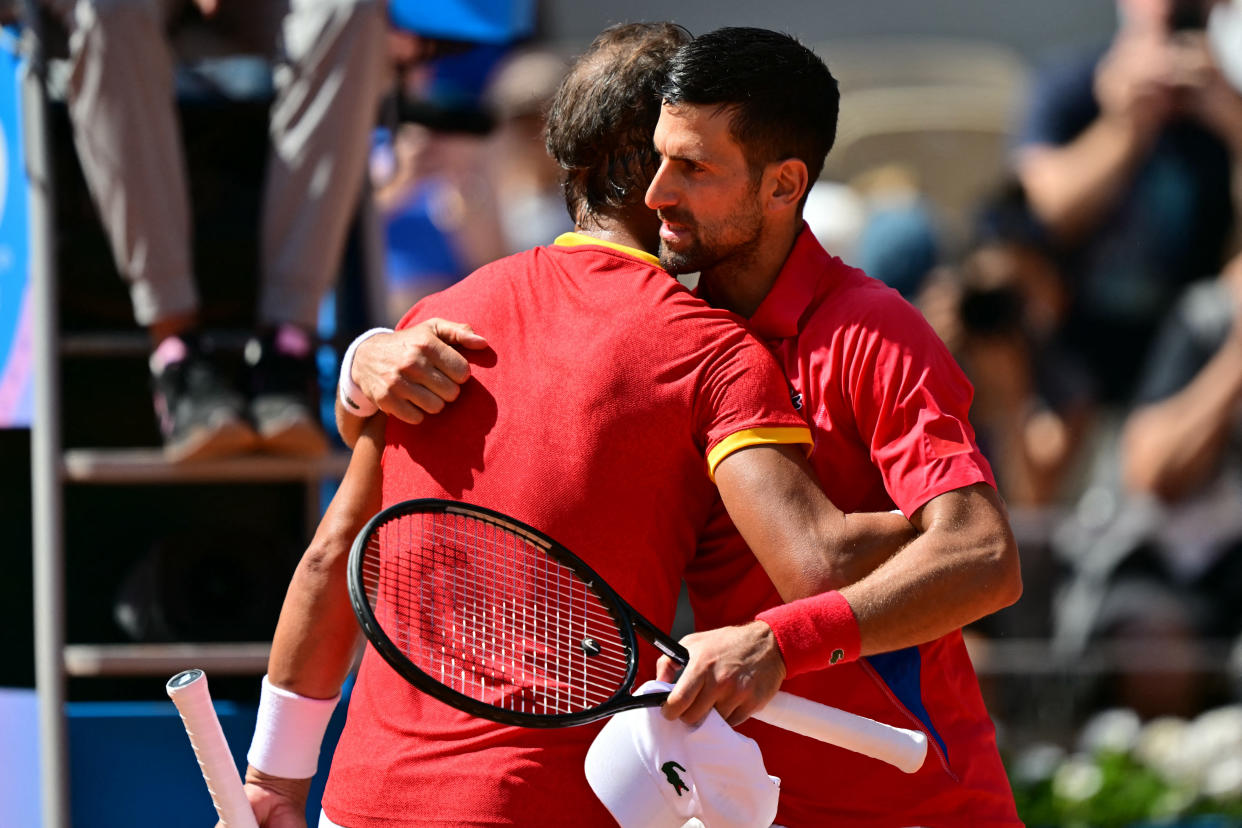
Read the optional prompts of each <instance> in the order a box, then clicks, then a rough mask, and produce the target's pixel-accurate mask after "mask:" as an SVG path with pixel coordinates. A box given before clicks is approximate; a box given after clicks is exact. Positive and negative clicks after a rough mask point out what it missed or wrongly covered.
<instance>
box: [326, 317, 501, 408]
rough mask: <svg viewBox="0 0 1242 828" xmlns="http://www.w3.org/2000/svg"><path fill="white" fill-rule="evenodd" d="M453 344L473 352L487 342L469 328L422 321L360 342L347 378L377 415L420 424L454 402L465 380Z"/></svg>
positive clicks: (466, 373)
mask: <svg viewBox="0 0 1242 828" xmlns="http://www.w3.org/2000/svg"><path fill="white" fill-rule="evenodd" d="M453 346H458V347H462V348H468V349H470V350H475V351H477V350H481V349H483V348H486V347H487V340H486V339H484V338H483V337H481V336H479V335H478V334H476V333H475V332H474V330H473V329H472V328H471V327H470V326H469V325H466V324H463V323H459V322H448V321H446V320H444V319H428V320H426V321H425V322H420V323H419V324H417V325H414V326H413V327H410V328H406V329H404V330H400V331H396V332H394V333H390V334H376V335H375V336H373V337H371V338H369V339H367V340H366V341H365V342H363V343H362V344H360V345H359V346H358V348H357V350H355V351H354V362H353V366H352V368H351V371H350V375H351V376H352V377H353V380H354V382H356V383H357V384H358V387H359V388H361V389H362V392H363V393H364V394H366V395H367V396H368V397H369V398H370V399H371V400H372V401H373V402H374V403H375V404H376V405H378V406H379V408H380V410H381V411H383V412H384V413H386V414H389V415H391V416H393V417H396V418H397V419H399V420H404V421H406V422H407V423H414V424H417V423H421V422H422V421H423V417H425V416H426V415H427V414H435V413H437V412H439V411H442V410H443V409H444V404H445V403H448V402H452V401H453V400H455V399H457V395H458V394H459V393H461V387H460V386H461V384H462V383H464V382H465V381H466V380H468V379H469V378H470V363H469V362H467V361H466V358H465V357H464V356H462V355H461V354H460V353H459V352H458V351H457V350H455V348H454V347H453Z"/></svg>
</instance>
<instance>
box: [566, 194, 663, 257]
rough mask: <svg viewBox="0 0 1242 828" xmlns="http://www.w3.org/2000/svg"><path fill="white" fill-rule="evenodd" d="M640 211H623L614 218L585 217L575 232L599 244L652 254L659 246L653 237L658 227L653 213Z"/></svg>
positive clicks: (642, 208) (613, 215)
mask: <svg viewBox="0 0 1242 828" xmlns="http://www.w3.org/2000/svg"><path fill="white" fill-rule="evenodd" d="M640 207H641V209H639V210H628V211H627V210H625V209H624V208H622V209H620V210H618V211H617V212H616V213H615V214H603V215H601V214H593V215H590V216H587V217H585V218H583V219H582V220H581V221H579V222H578V224H577V225H576V226H575V227H574V230H575V231H577V232H579V233H582V234H583V235H587V236H591V237H592V238H596V239H599V240H600V241H606V242H611V243H612V244H620V245H623V246H625V247H632V248H634V249H635V250H643V251H646V252H647V253H654V252H655V250H656V247H657V246H658V245H659V237H658V236H657V235H656V234H657V231H658V229H659V226H660V223H659V220H658V219H657V218H656V217H655V213H654V212H652V211H651V210H648V209H647V208H646V207H642V206H641V205H640Z"/></svg>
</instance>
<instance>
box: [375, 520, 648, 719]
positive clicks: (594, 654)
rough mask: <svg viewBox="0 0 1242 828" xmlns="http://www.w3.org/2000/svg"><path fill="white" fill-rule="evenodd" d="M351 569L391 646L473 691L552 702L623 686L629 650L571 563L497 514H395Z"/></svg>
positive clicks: (592, 699) (540, 708)
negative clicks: (359, 566) (358, 573)
mask: <svg viewBox="0 0 1242 828" xmlns="http://www.w3.org/2000/svg"><path fill="white" fill-rule="evenodd" d="M363 576H364V582H365V583H366V584H367V586H368V589H367V592H368V594H369V595H370V596H371V597H372V607H373V608H374V610H375V613H376V617H377V620H378V621H379V623H380V626H381V627H383V628H384V630H385V632H386V633H387V634H388V636H389V638H390V639H391V640H392V641H393V642H394V644H395V645H396V646H397V647H398V648H399V649H400V650H401V651H402V653H403V654H405V655H406V657H407V658H409V659H410V661H412V662H413V663H414V664H415V665H416V666H417V667H418V668H419V669H420V670H422V671H423V672H425V673H427V674H428V675H429V676H431V677H432V678H434V679H436V680H438V681H440V682H441V683H443V684H445V685H447V686H449V687H451V688H452V689H454V690H456V691H458V692H460V693H462V694H464V695H466V696H469V697H470V698H473V699H475V700H477V701H480V702H483V703H485V704H489V705H492V706H495V707H500V708H503V709H507V710H515V711H519V712H529V713H539V714H549V713H551V714H560V713H571V712H577V711H580V710H585V709H589V708H593V707H597V706H599V705H600V704H603V703H604V702H606V701H608V700H609V699H611V698H612V697H614V696H615V695H617V694H618V693H619V692H621V691H622V690H624V689H628V688H625V687H624V686H623V685H624V682H625V680H626V678H627V675H628V670H629V664H630V654H629V653H628V651H627V649H626V644H625V639H624V638H623V637H622V635H621V633H620V630H619V628H618V622H617V620H616V619H615V618H614V617H613V615H612V613H611V612H609V610H608V607H607V605H605V604H604V603H603V601H602V599H601V598H600V597H599V596H598V595H597V594H596V593H595V592H594V591H593V590H592V589H591V588H590V586H589V585H588V584H587V583H586V582H585V581H584V580H583V579H582V578H581V577H580V576H579V575H578V574H577V573H576V572H575V571H574V570H573V569H571V568H570V567H568V566H565V565H564V564H563V563H561V562H560V561H558V560H556V559H555V558H554V557H552V556H551V555H550V554H548V552H547V551H546V550H545V549H544V548H543V547H541V546H539V545H538V544H535V543H533V542H531V541H530V540H529V539H527V538H526V537H525V536H523V535H520V534H518V533H517V532H514V531H512V530H511V529H509V528H507V527H504V526H503V525H496V524H494V523H491V522H489V521H486V520H482V519H479V518H477V517H473V516H469V515H460V514H442V513H427V514H420V513H415V514H407V515H401V516H399V517H397V518H394V519H393V520H391V521H389V522H388V523H386V524H384V525H382V526H380V527H379V528H378V529H377V530H376V532H374V533H373V536H372V540H371V543H370V544H369V547H368V550H367V559H366V560H365V561H364V564H363Z"/></svg>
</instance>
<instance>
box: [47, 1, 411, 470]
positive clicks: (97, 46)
mask: <svg viewBox="0 0 1242 828" xmlns="http://www.w3.org/2000/svg"><path fill="white" fill-rule="evenodd" d="M44 2H45V4H46V5H48V6H49V7H50V8H52V9H53V10H54V11H55V12H57V13H58V14H59V16H60V18H61V20H62V21H63V22H64V25H65V26H66V27H67V29H68V31H69V33H70V59H71V66H70V72H71V73H70V75H69V115H70V118H71V120H72V122H73V127H74V139H75V142H76V144H77V150H78V155H79V158H80V159H81V163H82V169H83V172H84V174H85V177H86V181H87V184H88V186H89V188H90V190H91V193H92V195H93V197H94V199H95V201H96V204H97V205H98V208H99V212H100V215H101V218H102V221H103V224H104V228H105V230H106V232H107V235H108V238H109V241H110V244H111V247H112V251H113V255H114V257H115V259H116V263H117V268H118V270H119V271H120V272H121V274H122V275H123V276H124V277H125V278H126V280H128V282H129V285H130V295H131V299H132V302H133V307H134V315H135V318H136V320H137V321H138V323H139V324H141V325H143V326H145V327H146V328H147V329H148V331H149V333H150V336H151V343H152V347H153V353H152V355H151V360H150V365H151V374H152V383H153V387H154V395H155V408H156V412H157V414H158V419H159V424H160V428H161V431H162V433H163V437H164V443H165V452H166V455H167V456H168V458H169V459H170V460H172V461H189V460H197V459H203V458H207V457H214V456H219V455H223V454H229V453H234V452H238V451H243V450H247V449H250V448H252V447H254V446H256V445H259V446H261V447H262V448H264V449H267V450H270V451H276V452H282V453H290V454H299V455H317V454H320V453H322V452H323V451H324V450H326V448H327V443H326V440H325V437H324V434H323V432H322V429H321V428H320V426H319V423H318V419H317V417H316V414H315V411H316V406H315V405H314V403H313V396H314V394H315V387H316V374H315V368H314V362H313V358H312V355H313V349H312V347H311V346H312V331H313V330H314V328H315V323H316V319H317V315H318V312H319V304H320V299H321V298H322V296H323V294H324V293H325V292H326V291H327V289H328V288H329V286H330V285H331V283H332V281H333V280H334V278H335V277H336V274H337V269H338V266H339V262H340V259H341V253H342V249H343V246H344V243H345V236H346V232H347V230H348V226H349V223H350V221H351V219H352V217H353V215H354V212H355V209H356V206H357V203H358V198H359V195H360V193H361V187H362V184H363V182H364V171H365V165H366V157H367V149H368V135H369V134H370V129H371V126H372V124H373V123H374V119H375V113H376V106H377V103H378V100H379V93H380V89H381V86H382V84H383V83H384V80H385V75H386V71H387V67H386V65H385V52H384V48H383V47H384V32H385V4H384V3H381V2H379V0H325V1H324V2H316V3H304V2H297V0H263V2H251V3H230V2H220V0H195V2H194V3H193V4H191V3H190V2H188V0H184V1H183V0H162V2H161V1H159V0H78V2H71V0H44ZM194 5H197V7H198V14H195V12H194V9H193V6H194ZM187 14H188V17H189V19H190V20H191V21H194V20H195V18H197V19H198V20H197V21H196V22H205V23H206V24H207V25H208V27H209V28H210V30H211V33H212V35H213V36H215V37H218V38H221V39H223V40H224V41H226V42H227V43H228V44H229V46H230V48H233V49H235V50H236V51H238V52H244V53H260V54H265V55H270V56H272V57H274V58H275V60H276V72H275V81H276V88H277V93H276V100H275V102H274V103H273V105H272V111H271V129H270V134H271V141H272V146H271V153H270V157H269V159H268V164H267V180H266V182H265V189H264V201H263V226H262V228H261V231H260V232H261V240H262V243H261V258H262V261H261V264H260V269H261V291H260V298H259V308H258V312H257V320H256V321H257V324H258V325H259V326H260V330H259V331H258V332H257V333H256V336H255V338H254V339H253V340H252V341H251V342H250V343H249V344H248V345H247V347H246V361H247V364H248V370H249V378H248V386H249V387H248V389H247V390H248V392H249V394H248V395H246V394H243V393H240V392H239V390H238V389H236V388H234V387H233V385H232V383H231V382H229V381H228V380H227V379H226V378H225V377H224V376H223V375H222V374H221V372H220V369H219V367H218V366H217V365H216V364H215V361H214V360H213V358H212V354H211V346H210V340H209V338H208V337H207V336H206V335H205V334H204V333H203V332H202V331H200V329H199V299H198V293H197V290H196V286H195V274H194V272H193V265H192V257H191V249H190V247H191V245H190V232H191V231H190V228H191V218H190V204H189V195H188V193H187V182H186V173H185V161H184V159H183V155H182V147H181V139H180V135H179V131H178V126H177V118H176V110H175V107H174V93H173V75H174V65H173V61H174V57H173V54H172V48H171V44H170V37H171V30H172V29H174V28H177V27H178V26H179V25H180V24H182V23H184V22H186V19H187ZM199 276H203V274H199ZM207 276H208V278H209V276H210V275H209V274H207ZM247 396H248V399H247ZM256 432H257V433H256Z"/></svg>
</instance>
